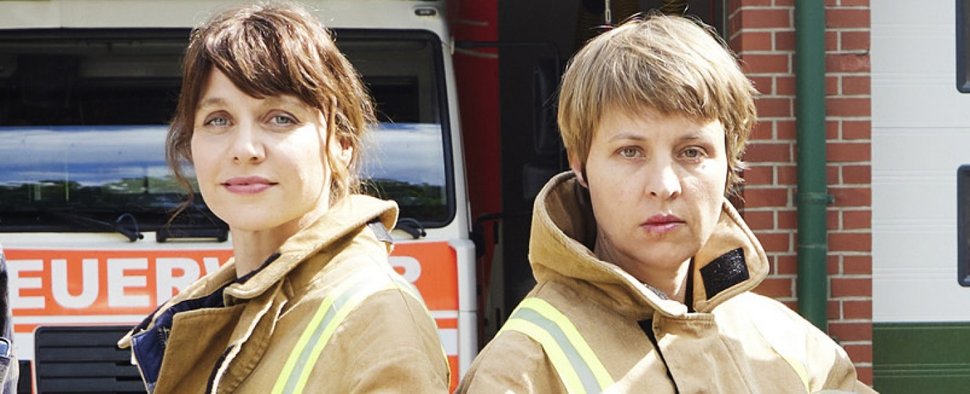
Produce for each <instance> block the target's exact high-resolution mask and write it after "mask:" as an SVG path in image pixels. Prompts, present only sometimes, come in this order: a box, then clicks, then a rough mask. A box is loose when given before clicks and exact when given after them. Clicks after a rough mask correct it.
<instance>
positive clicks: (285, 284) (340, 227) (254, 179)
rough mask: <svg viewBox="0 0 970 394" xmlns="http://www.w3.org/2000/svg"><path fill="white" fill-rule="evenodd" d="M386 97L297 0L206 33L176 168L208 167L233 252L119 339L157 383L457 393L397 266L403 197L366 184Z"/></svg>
mask: <svg viewBox="0 0 970 394" xmlns="http://www.w3.org/2000/svg"><path fill="white" fill-rule="evenodd" d="M372 121H373V105H372V103H371V101H370V99H369V96H368V95H367V93H366V91H365V89H364V86H363V84H362V82H361V80H360V77H359V76H358V75H357V73H356V71H355V70H354V69H353V67H352V66H351V65H350V63H349V62H348V61H347V60H346V59H345V58H344V56H343V55H342V54H341V53H340V52H339V51H338V49H337V48H336V46H335V45H334V42H333V41H332V39H331V37H330V34H329V32H328V31H327V30H326V29H325V28H324V27H323V26H322V25H321V24H320V23H319V21H318V20H317V19H316V18H314V17H313V16H311V15H310V14H309V13H308V12H307V11H306V10H304V9H302V8H301V7H299V6H295V5H280V4H272V5H254V6H247V7H242V8H236V9H231V10H227V11H224V12H221V13H219V14H217V15H215V16H213V17H212V18H210V19H209V20H208V21H207V22H205V23H204V24H203V25H202V26H201V27H199V28H197V29H195V30H194V31H193V32H192V36H191V41H190V44H189V47H188V49H187V51H186V54H185V59H184V62H183V82H182V91H181V94H180V96H179V102H178V108H177V113H176V115H175V118H174V120H173V122H172V125H171V128H170V130H169V135H168V140H167V147H166V148H167V157H168V160H169V165H170V166H171V168H172V169H173V171H174V172H175V174H176V177H177V178H178V179H180V180H181V181H182V182H183V183H184V184H185V185H186V186H188V182H186V180H185V176H184V175H183V166H184V165H187V164H190V165H191V166H192V167H194V170H195V174H196V178H197V179H198V184H199V189H200V191H201V193H202V196H203V197H204V198H205V201H206V204H207V205H208V207H209V208H210V209H211V210H212V211H213V212H214V213H215V214H216V215H217V216H219V218H221V219H222V220H224V221H225V222H226V223H227V224H228V225H229V230H230V232H231V234H232V240H233V252H234V258H233V260H231V261H230V262H229V263H227V264H226V265H224V266H223V267H222V268H221V269H219V270H218V271H217V272H214V273H212V274H210V275H207V276H206V277H204V278H202V279H200V280H199V281H197V282H196V283H194V284H193V285H191V286H190V287H188V288H187V289H186V290H185V291H183V292H182V293H181V294H179V295H178V296H176V297H175V298H173V299H172V300H169V301H168V302H166V303H165V304H164V305H162V306H161V307H160V308H159V309H158V310H157V311H155V312H154V313H153V314H152V315H151V316H149V317H148V318H147V319H145V321H144V322H142V323H141V324H140V325H139V326H138V327H136V328H134V329H133V330H132V331H131V332H130V333H129V334H128V335H127V336H125V338H123V339H122V340H121V342H120V343H119V345H120V346H122V347H131V349H132V353H133V360H134V361H135V362H136V363H137V365H138V367H139V370H140V371H141V373H142V377H143V379H144V380H145V383H146V386H147V388H148V390H149V392H176V391H177V392H180V393H181V392H202V391H203V390H204V391H205V392H258V393H264V392H288V393H289V392H301V391H307V390H309V391H312V392H332V393H350V392H369V391H399V392H420V393H427V392H442V391H445V390H447V387H448V382H449V376H448V375H449V369H448V364H447V359H446V358H445V355H444V353H443V350H442V347H441V344H440V342H439V340H438V334H437V331H436V328H435V324H434V321H433V320H432V318H431V316H430V314H429V313H428V311H427V309H426V308H425V306H424V304H423V301H422V300H421V298H420V295H419V294H418V293H417V291H416V290H415V289H414V288H413V287H412V286H411V285H410V284H409V283H407V282H406V281H405V280H404V279H403V278H401V277H400V276H399V275H397V274H396V273H395V272H394V271H393V269H392V268H391V267H390V266H389V264H388V263H387V256H388V253H389V251H390V249H391V244H390V237H389V236H388V229H389V228H392V227H393V226H394V224H395V221H396V217H397V213H398V212H397V205H396V204H394V203H393V202H389V201H382V200H378V199H375V198H371V197H366V196H363V195H359V194H355V193H356V192H357V189H358V184H359V181H358V179H357V178H356V167H357V164H358V162H359V157H360V141H361V137H362V135H363V133H364V132H365V130H366V129H367V128H368V126H369V123H371V122H372Z"/></svg>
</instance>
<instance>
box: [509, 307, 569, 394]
mask: <svg viewBox="0 0 970 394" xmlns="http://www.w3.org/2000/svg"><path fill="white" fill-rule="evenodd" d="M502 330H512V331H518V332H521V333H523V334H525V335H527V336H529V338H532V339H534V340H536V342H539V344H540V345H542V349H543V350H544V351H545V352H546V357H549V361H551V362H552V366H553V368H555V369H556V373H558V374H559V379H560V380H562V383H563V386H565V387H566V392H568V393H570V394H581V393H586V388H585V387H583V383H582V382H581V381H580V380H579V375H578V374H577V373H576V370H575V369H574V368H573V364H572V363H571V362H569V359H568V358H567V357H566V354H565V353H563V350H562V348H561V347H560V346H559V343H558V342H557V341H556V340H555V338H553V337H552V335H549V333H548V332H547V331H546V330H545V329H543V328H542V327H539V326H537V325H535V324H533V323H532V322H529V321H527V320H523V319H517V318H513V319H509V320H508V321H507V322H505V325H503V326H502Z"/></svg>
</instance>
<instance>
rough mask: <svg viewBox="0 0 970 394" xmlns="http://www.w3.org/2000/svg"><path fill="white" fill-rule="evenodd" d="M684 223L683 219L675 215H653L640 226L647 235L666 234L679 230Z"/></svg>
mask: <svg viewBox="0 0 970 394" xmlns="http://www.w3.org/2000/svg"><path fill="white" fill-rule="evenodd" d="M685 223H686V222H684V220H683V219H681V218H679V217H677V216H676V215H653V216H651V217H650V218H649V219H647V221H646V222H643V224H641V225H640V226H641V227H643V228H644V229H645V230H647V232H648V233H654V234H666V233H669V232H671V231H674V230H676V229H678V228H680V226H683V225H684V224H685Z"/></svg>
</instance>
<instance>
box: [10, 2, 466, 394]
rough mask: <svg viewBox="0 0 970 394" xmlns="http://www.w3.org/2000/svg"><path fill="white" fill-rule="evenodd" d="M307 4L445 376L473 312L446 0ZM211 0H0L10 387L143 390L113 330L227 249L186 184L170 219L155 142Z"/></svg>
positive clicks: (173, 195) (173, 190) (168, 192)
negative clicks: (350, 73)
mask: <svg viewBox="0 0 970 394" xmlns="http://www.w3.org/2000/svg"><path fill="white" fill-rule="evenodd" d="M307 3H308V5H309V7H310V8H311V10H312V11H313V12H315V13H316V14H317V15H318V16H319V17H320V19H321V20H322V21H323V22H324V24H325V25H327V26H328V27H329V28H331V29H332V30H333V32H334V35H335V38H336V42H337V44H338V46H339V47H340V49H341V51H342V52H343V53H344V54H345V55H346V56H347V57H348V58H349V59H350V61H351V62H352V63H353V64H354V65H355V67H356V68H357V70H358V71H359V72H360V73H361V75H362V77H363V80H364V81H365V83H366V85H367V87H368V89H369V91H370V92H371V94H372V95H373V97H374V99H375V101H376V103H377V110H378V118H379V119H378V120H379V124H377V125H376V127H375V129H374V130H373V132H372V133H371V137H370V140H368V141H367V146H366V149H365V151H366V153H365V156H366V158H367V162H366V163H365V165H364V166H363V167H364V168H363V174H362V175H363V178H364V179H366V180H367V185H368V188H369V190H370V191H371V192H372V193H373V194H376V195H379V196H381V197H383V198H386V199H392V200H395V201H397V203H398V204H399V205H400V209H401V211H400V216H401V217H400V219H399V222H398V225H397V228H396V229H395V230H394V231H393V235H394V237H395V239H396V246H395V249H394V253H393V255H392V257H391V258H390V262H391V264H392V265H393V266H394V267H395V269H396V270H397V271H398V272H400V273H401V274H402V275H403V276H404V277H405V278H406V279H407V280H409V281H411V282H412V283H414V284H415V285H416V286H417V288H418V289H419V290H420V291H421V293H422V295H423V297H424V299H425V301H426V302H427V304H428V307H429V309H430V310H431V313H432V315H433V317H434V319H435V321H436V322H437V325H438V328H439V334H440V338H441V341H442V343H443V344H444V347H445V351H446V353H447V355H448V358H449V361H450V363H451V368H452V376H453V379H452V385H453V386H452V387H454V385H455V384H457V381H458V377H460V376H461V373H462V372H464V371H465V369H467V368H468V366H469V365H470V363H471V360H472V359H473V358H474V356H475V355H476V353H477V351H478V348H479V340H478V335H479V332H480V327H482V324H481V323H480V317H479V313H478V312H479V304H480V301H479V299H480V298H479V294H477V291H478V287H477V284H478V280H477V279H478V278H477V274H476V249H475V243H474V242H473V237H472V235H471V233H472V227H473V226H472V224H473V223H472V219H471V215H472V214H471V211H470V208H469V196H468V195H467V194H466V193H467V190H468V185H467V181H466V176H465V173H466V170H465V167H464V164H463V163H464V160H463V149H462V146H463V144H462V133H461V130H460V122H459V113H458V103H457V97H458V93H457V91H456V84H455V72H454V67H453V64H452V58H453V57H452V53H453V51H454V50H455V45H454V42H453V40H452V38H451V37H452V36H451V35H450V33H449V30H448V24H447V23H446V19H445V13H446V12H447V7H446V5H445V3H444V1H433V0H432V1H423V0H327V1H313V2H307ZM224 6H225V4H224V2H220V1H209V0H203V1H196V0H193V1H187V0H176V1H164V2H163V1H147V0H131V1H127V0H126V1H100V0H91V1H66V0H49V1H3V2H0V244H2V245H3V247H4V249H5V252H6V257H7V265H8V270H9V275H10V288H9V289H8V291H9V294H10V301H11V308H12V312H13V316H14V323H15V334H14V353H15V354H16V356H17V358H19V359H20V360H21V386H20V387H21V389H22V390H28V389H31V390H33V391H34V392H49V391H93V392H128V391H131V392H137V391H143V390H144V386H143V385H142V383H141V382H140V379H139V378H138V374H137V371H135V370H134V369H133V368H132V367H131V365H130V362H129V359H128V355H127V354H126V352H123V351H120V350H117V349H115V348H114V342H115V341H117V339H118V338H119V337H120V336H121V335H122V334H123V333H124V331H126V330H127V329H128V328H129V327H130V326H132V325H134V324H136V323H137V322H139V321H140V320H141V319H142V318H144V316H145V315H147V314H148V313H150V312H152V311H153V310H154V309H155V308H157V307H158V306H159V305H161V304H162V303H163V302H164V301H165V300H167V299H168V298H170V297H171V296H173V295H174V294H176V293H177V292H178V291H179V290H181V289H184V288H185V287H186V286H188V285H189V284H190V283H192V282H193V281H195V280H196V279H198V278H200V277H201V276H203V275H205V274H206V273H209V272H212V271H213V270H215V269H216V268H217V267H219V266H220V265H221V264H224V263H225V262H226V261H227V260H228V259H229V258H230V257H231V254H232V247H231V243H232V240H231V239H230V237H229V235H228V233H227V227H226V225H225V224H224V223H223V222H221V221H220V220H219V219H218V218H216V217H215V216H214V215H213V214H212V213H211V212H210V211H209V210H208V209H207V208H206V206H205V202H204V201H203V200H202V199H201V198H196V199H195V201H196V202H195V203H194V204H193V205H192V206H191V207H189V208H188V209H186V210H185V211H184V212H183V213H182V214H180V215H178V216H177V217H175V219H174V220H172V221H171V222H169V219H170V217H171V214H172V213H173V211H174V210H175V209H176V208H177V207H178V205H179V204H180V203H181V202H182V201H183V200H184V199H185V195H184V192H182V191H181V190H180V189H179V187H178V186H177V184H176V182H175V181H174V179H173V177H172V175H171V173H170V172H169V170H168V168H167V167H166V163H165V156H164V141H165V134H166V130H167V123H168V122H169V121H170V118H171V116H172V114H173V113H174V107H175V102H176V99H177V96H178V92H179V86H180V73H181V70H180V60H181V56H182V54H183V52H184V50H185V47H186V45H187V43H188V36H189V32H190V30H191V28H192V27H193V26H195V25H197V24H199V23H200V22H202V21H204V20H205V18H206V17H207V16H208V15H209V14H210V13H212V12H213V11H214V10H219V9H221V7H224ZM199 197H200V196H199ZM480 243H481V242H480Z"/></svg>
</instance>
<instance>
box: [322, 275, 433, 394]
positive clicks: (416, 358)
mask: <svg viewBox="0 0 970 394" xmlns="http://www.w3.org/2000/svg"><path fill="white" fill-rule="evenodd" d="M330 346H335V347H337V349H334V350H335V351H336V354H337V357H336V358H334V359H330V360H318V362H317V363H316V369H318V370H321V371H322V370H323V369H324V368H326V369H328V370H330V371H332V370H333V369H332V368H333V367H334V366H333V363H343V364H344V365H343V366H337V368H338V369H339V370H341V371H343V372H344V373H342V374H340V375H341V376H340V377H339V378H341V379H342V380H343V382H342V384H341V385H340V386H342V387H343V388H344V390H341V392H345V393H447V392H448V387H449V374H450V369H449V367H448V359H447V358H446V357H445V353H444V349H443V348H442V347H441V341H440V339H439V337H438V331H437V328H436V326H435V324H434V321H433V320H432V318H431V316H430V315H429V314H428V312H427V311H426V310H425V308H424V306H423V305H421V303H420V302H419V301H418V300H416V299H414V298H413V297H412V296H409V295H406V294H404V292H403V291H401V290H399V289H390V290H384V291H381V292H378V293H376V294H374V295H371V296H370V297H368V298H367V299H366V300H364V302H363V303H361V304H360V305H359V306H358V307H357V308H356V309H355V310H354V311H353V312H352V313H351V314H350V315H348V316H347V319H346V320H345V321H344V322H343V324H341V326H340V327H339V328H338V330H337V332H336V334H335V336H334V337H333V339H332V343H331V345H330ZM328 364H330V365H329V368H328V367H327V365H328ZM314 376H315V377H314V378H311V381H312V380H313V379H321V380H330V379H334V378H337V377H335V376H328V375H327V374H325V373H315V374H314ZM310 384H312V382H310ZM310 384H308V385H307V387H312V385H310Z"/></svg>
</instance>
